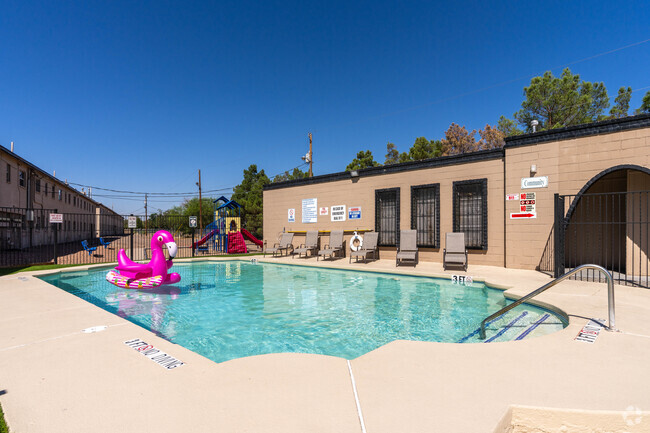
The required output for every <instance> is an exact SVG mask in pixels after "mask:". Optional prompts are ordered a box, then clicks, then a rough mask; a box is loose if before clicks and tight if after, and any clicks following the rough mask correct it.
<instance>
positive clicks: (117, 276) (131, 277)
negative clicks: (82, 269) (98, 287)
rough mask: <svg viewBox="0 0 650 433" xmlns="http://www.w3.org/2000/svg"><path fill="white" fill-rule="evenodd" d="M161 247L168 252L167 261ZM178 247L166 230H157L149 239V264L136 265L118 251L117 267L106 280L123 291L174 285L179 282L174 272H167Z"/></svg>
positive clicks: (123, 253)
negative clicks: (123, 289)
mask: <svg viewBox="0 0 650 433" xmlns="http://www.w3.org/2000/svg"><path fill="white" fill-rule="evenodd" d="M163 247H165V248H167V250H168V251H169V260H166V259H165V253H164V252H163ZM177 251H178V247H177V246H176V242H174V236H172V234H171V233H169V232H168V231H166V230H158V231H157V232H156V233H154V235H153V237H152V238H151V260H150V261H149V263H146V264H145V263H136V262H134V261H132V260H131V259H129V258H128V257H127V256H126V253H125V252H124V249H120V251H118V253H117V266H116V267H115V270H116V271H118V272H119V273H117V272H115V271H113V270H111V271H109V272H108V274H106V280H107V281H108V282H109V283H111V284H115V285H116V286H118V287H122V288H125V289H151V288H153V287H157V286H160V285H162V284H175V283H178V282H179V281H180V280H181V276H180V275H178V274H177V273H176V272H173V273H171V274H168V273H167V270H168V269H169V268H171V267H172V265H173V263H172V259H173V258H174V257H176V252H177Z"/></svg>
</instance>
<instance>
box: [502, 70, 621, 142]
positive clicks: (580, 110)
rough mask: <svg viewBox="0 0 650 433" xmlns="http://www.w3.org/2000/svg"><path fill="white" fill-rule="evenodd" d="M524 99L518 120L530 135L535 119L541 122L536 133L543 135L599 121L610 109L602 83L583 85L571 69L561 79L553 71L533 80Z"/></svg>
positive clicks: (585, 82)
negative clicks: (540, 132) (606, 110)
mask: <svg viewBox="0 0 650 433" xmlns="http://www.w3.org/2000/svg"><path fill="white" fill-rule="evenodd" d="M524 96H525V97H526V99H525V100H524V101H523V102H522V103H521V110H519V111H518V112H516V113H515V119H516V120H517V122H519V124H520V125H521V126H522V127H523V128H524V129H525V130H526V131H527V132H532V127H531V126H530V122H531V120H533V119H535V120H537V121H539V126H538V128H537V129H538V130H540V131H543V130H547V129H553V128H561V127H564V126H571V125H579V124H581V123H589V122H593V121H596V120H599V119H601V118H602V116H603V111H604V110H605V109H606V108H607V107H609V96H607V89H605V85H604V84H603V83H590V82H588V81H581V80H580V75H578V74H575V75H574V74H572V73H571V70H569V68H566V69H565V70H564V71H563V72H562V76H561V77H554V76H553V73H552V72H551V71H547V72H546V73H544V75H543V76H541V77H534V78H533V79H532V80H531V81H530V86H528V87H524Z"/></svg>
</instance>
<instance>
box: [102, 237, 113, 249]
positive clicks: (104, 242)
mask: <svg viewBox="0 0 650 433" xmlns="http://www.w3.org/2000/svg"><path fill="white" fill-rule="evenodd" d="M99 243H100V244H102V245H103V246H104V249H106V248H107V247H108V246H109V245H110V244H111V243H110V242H106V241H105V240H104V238H101V237H100V238H99Z"/></svg>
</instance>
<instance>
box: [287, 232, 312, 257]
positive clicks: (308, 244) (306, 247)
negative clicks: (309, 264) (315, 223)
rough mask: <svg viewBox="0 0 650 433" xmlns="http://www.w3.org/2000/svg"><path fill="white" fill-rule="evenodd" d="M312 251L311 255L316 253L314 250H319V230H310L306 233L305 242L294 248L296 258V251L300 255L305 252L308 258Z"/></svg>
mask: <svg viewBox="0 0 650 433" xmlns="http://www.w3.org/2000/svg"><path fill="white" fill-rule="evenodd" d="M310 251H311V255H312V256H313V255H314V252H318V230H309V231H308V232H307V234H306V235H305V243H304V244H300V246H299V247H298V248H297V249H296V250H294V252H293V254H294V256H293V258H294V259H295V258H296V253H297V254H298V257H300V256H301V255H302V254H303V253H305V258H307V253H309V252H310Z"/></svg>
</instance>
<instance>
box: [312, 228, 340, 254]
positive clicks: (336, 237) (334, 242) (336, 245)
mask: <svg viewBox="0 0 650 433" xmlns="http://www.w3.org/2000/svg"><path fill="white" fill-rule="evenodd" d="M329 242H330V243H329V245H325V248H323V249H322V250H320V251H318V256H316V261H318V258H319V257H320V256H323V259H325V256H329V257H330V259H332V258H334V256H336V255H337V254H339V253H343V257H345V248H344V247H343V230H333V231H331V232H330V240H329Z"/></svg>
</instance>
